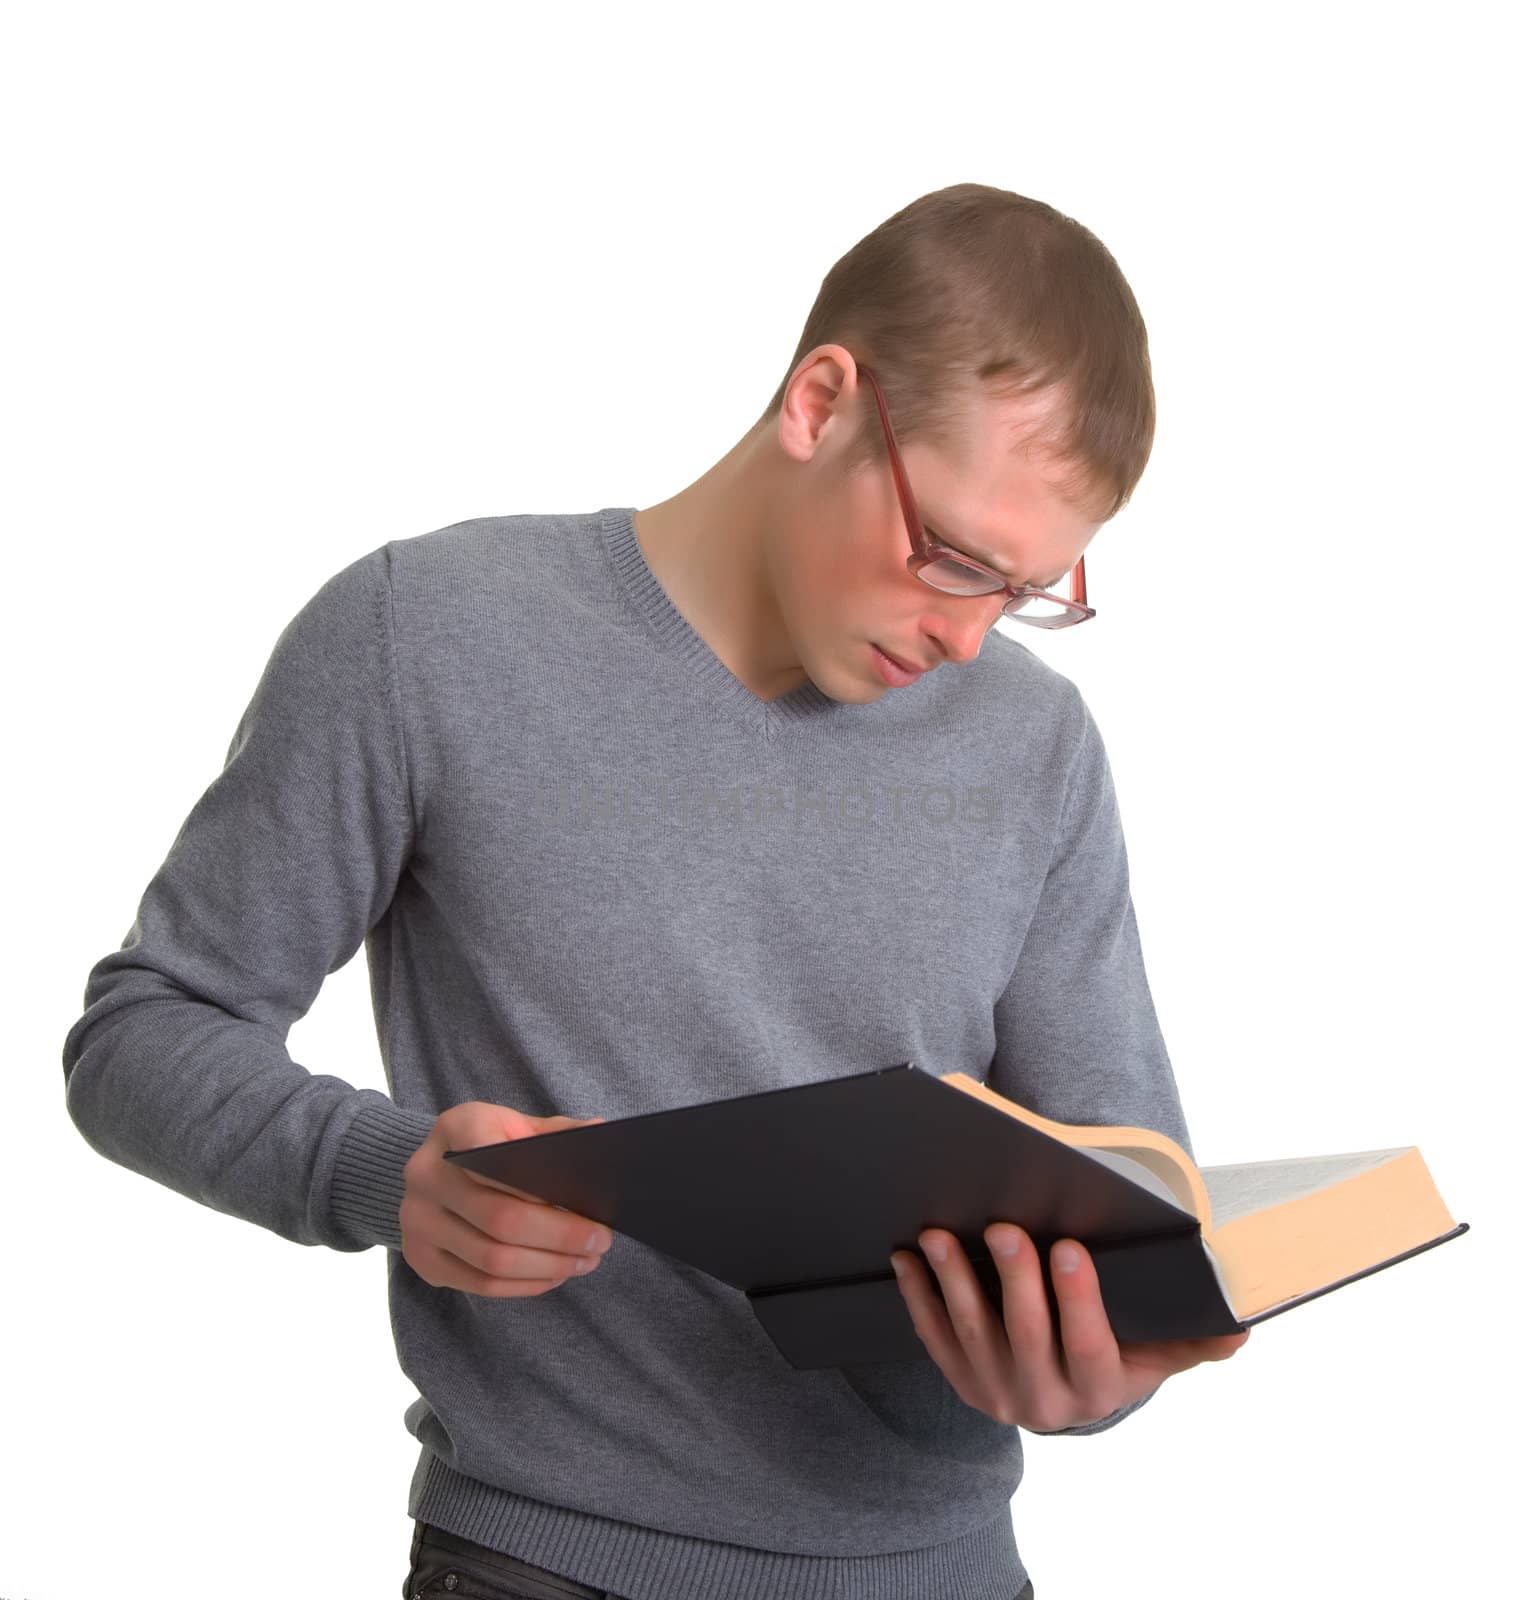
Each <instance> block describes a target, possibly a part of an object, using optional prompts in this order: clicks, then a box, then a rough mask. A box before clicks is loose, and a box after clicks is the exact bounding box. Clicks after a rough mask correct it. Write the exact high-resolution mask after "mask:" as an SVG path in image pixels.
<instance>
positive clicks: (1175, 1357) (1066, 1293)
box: [891, 1222, 1248, 1433]
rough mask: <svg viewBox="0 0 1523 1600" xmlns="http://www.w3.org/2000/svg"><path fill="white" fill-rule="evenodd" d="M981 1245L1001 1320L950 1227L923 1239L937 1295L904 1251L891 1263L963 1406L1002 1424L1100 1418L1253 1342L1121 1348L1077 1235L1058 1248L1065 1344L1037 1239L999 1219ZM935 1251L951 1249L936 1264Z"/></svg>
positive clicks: (1040, 1429) (1240, 1336)
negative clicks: (992, 1268)
mask: <svg viewBox="0 0 1523 1600" xmlns="http://www.w3.org/2000/svg"><path fill="white" fill-rule="evenodd" d="M984 1240H985V1242H986V1243H987V1244H988V1246H989V1250H990V1253H991V1254H992V1256H993V1258H994V1260H995V1262H996V1263H997V1264H998V1268H999V1275H1000V1281H1001V1283H1002V1284H1003V1300H1004V1308H1003V1309H1004V1315H1003V1317H1001V1316H1000V1314H999V1313H998V1312H996V1311H995V1309H994V1308H993V1307H992V1306H991V1305H990V1304H989V1300H988V1297H987V1296H986V1295H985V1293H984V1290H983V1286H982V1285H981V1284H980V1283H979V1281H978V1278H977V1277H976V1276H975V1274H974V1271H973V1266H972V1263H971V1262H969V1260H968V1257H967V1254H966V1252H965V1251H964V1250H963V1247H962V1245H961V1243H960V1242H959V1241H958V1239H957V1236H956V1235H955V1234H952V1233H949V1232H947V1230H946V1229H944V1228H927V1229H926V1230H925V1231H924V1232H923V1233H922V1234H921V1235H920V1239H919V1243H920V1247H921V1249H922V1250H924V1251H925V1252H926V1254H927V1255H928V1256H929V1257H930V1258H931V1260H932V1263H933V1265H934V1267H935V1272H936V1282H939V1284H940V1286H941V1292H940V1294H939V1295H938V1293H937V1291H936V1282H933V1281H932V1279H931V1276H930V1273H929V1272H928V1270H927V1268H926V1265H925V1263H924V1262H923V1261H922V1260H921V1259H920V1257H919V1256H917V1255H916V1254H915V1253H914V1252H913V1251H909V1250H896V1251H895V1252H894V1254H893V1257H892V1258H891V1259H892V1260H893V1262H894V1264H895V1266H896V1267H901V1266H902V1268H903V1272H902V1274H901V1276H900V1279H899V1292H900V1293H901V1295H903V1297H904V1301H905V1304H906V1305H907V1306H908V1307H909V1312H910V1318H911V1320H912V1321H913V1322H914V1324H915V1331H916V1333H918V1334H919V1335H920V1342H921V1343H922V1344H923V1345H924V1346H925V1347H926V1350H927V1352H928V1353H929V1354H930V1356H931V1359H932V1360H933V1361H934V1362H935V1363H936V1365H937V1366H938V1367H940V1368H941V1370H942V1372H943V1373H945V1374H946V1377H947V1380H948V1382H950V1383H951V1385H952V1387H953V1389H955V1390H956V1391H957V1394H958V1395H959V1396H960V1397H961V1399H962V1400H963V1402H964V1403H965V1404H966V1405H970V1406H973V1407H974V1408H975V1409H976V1410H979V1411H983V1412H986V1413H987V1414H988V1415H989V1416H991V1417H993V1418H994V1419H995V1421H997V1422H1008V1423H1012V1424H1015V1425H1017V1426H1019V1427H1022V1428H1027V1429H1030V1430H1031V1431H1032V1432H1035V1433H1054V1432H1057V1431H1058V1430H1059V1429H1061V1428H1072V1427H1077V1426H1079V1425H1081V1424H1083V1423H1086V1422H1098V1421H1099V1420H1100V1419H1101V1418H1102V1417H1108V1416H1109V1415H1110V1414H1111V1412H1113V1411H1116V1410H1118V1409H1120V1407H1122V1406H1125V1405H1129V1404H1130V1403H1131V1402H1132V1401H1133V1400H1140V1399H1141V1398H1142V1397H1143V1396H1144V1395H1146V1394H1150V1393H1151V1392H1152V1391H1153V1390H1154V1389H1156V1388H1157V1387H1158V1386H1159V1384H1161V1383H1162V1382H1163V1381H1164V1379H1165V1378H1171V1377H1173V1375H1174V1374H1175V1373H1176V1372H1183V1371H1185V1369H1186V1368H1188V1367H1193V1366H1196V1365H1198V1364H1199V1363H1200V1362H1202V1361H1225V1360H1226V1359H1227V1357H1228V1356H1230V1355H1233V1354H1235V1353H1236V1352H1237V1351H1238V1350H1241V1349H1242V1347H1243V1346H1244V1345H1245V1344H1246V1343H1247V1342H1248V1330H1246V1329H1245V1330H1244V1331H1243V1332H1242V1333H1229V1334H1222V1335H1219V1336H1217V1337H1214V1338H1209V1339H1158V1340H1149V1341H1147V1342H1145V1343H1139V1344H1118V1343H1117V1342H1116V1336H1115V1335H1114V1334H1113V1333H1112V1332H1111V1325H1110V1318H1109V1317H1108V1316H1107V1315H1106V1312H1105V1304H1104V1302H1103V1301H1102V1300H1101V1298H1100V1280H1099V1278H1098V1277H1097V1276H1096V1273H1095V1264H1094V1262H1093V1261H1092V1260H1091V1259H1090V1255H1089V1252H1088V1251H1087V1250H1086V1249H1085V1248H1084V1246H1083V1245H1081V1244H1080V1243H1079V1242H1078V1241H1077V1240H1075V1239H1059V1240H1058V1241H1057V1242H1056V1243H1055V1244H1054V1245H1053V1247H1052V1257H1051V1262H1052V1281H1053V1287H1054V1289H1055V1291H1056V1294H1057V1301H1058V1313H1059V1333H1060V1335H1061V1337H1059V1335H1058V1334H1055V1332H1054V1329H1053V1321H1052V1315H1051V1313H1050V1312H1049V1310H1048V1305H1047V1291H1046V1289H1045V1287H1044V1286H1043V1283H1042V1273H1041V1266H1040V1263H1039V1262H1038V1260H1037V1253H1036V1247H1035V1246H1034V1245H1033V1244H1032V1241H1031V1236H1030V1234H1028V1233H1027V1232H1026V1231H1025V1229H1023V1228H1018V1227H1017V1226H1016V1225H1015V1224H1014V1223H1009V1222H997V1223H991V1224H990V1225H989V1227H988V1228H986V1229H985V1230H984ZM1005 1243H1012V1244H1013V1245H1014V1246H1015V1250H1014V1253H1013V1254H1009V1255H1005V1254H1002V1253H1001V1247H1002V1245H1004V1244H1005ZM938 1244H940V1245H941V1246H943V1247H944V1250H945V1254H944V1257H943V1259H942V1260H941V1261H939V1262H938V1261H936V1259H935V1252H936V1246H937V1245H938ZM1069 1252H1071V1254H1069ZM1070 1263H1071V1264H1070ZM943 1302H944V1303H943Z"/></svg>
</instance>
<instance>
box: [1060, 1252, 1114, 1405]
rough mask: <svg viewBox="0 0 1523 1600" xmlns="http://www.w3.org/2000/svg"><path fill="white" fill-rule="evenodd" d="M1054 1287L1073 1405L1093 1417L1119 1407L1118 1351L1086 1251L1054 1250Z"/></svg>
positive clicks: (1098, 1279)
mask: <svg viewBox="0 0 1523 1600" xmlns="http://www.w3.org/2000/svg"><path fill="white" fill-rule="evenodd" d="M1051 1261H1052V1283H1053V1288H1054V1290H1055V1291H1056V1293H1057V1299H1058V1325H1059V1331H1060V1337H1061V1339H1062V1342H1063V1365H1064V1368H1065V1370H1066V1371H1067V1373H1068V1382H1069V1385H1070V1387H1071V1388H1072V1389H1073V1391H1074V1394H1075V1397H1076V1399H1077V1400H1078V1401H1079V1403H1080V1404H1081V1405H1082V1406H1083V1407H1084V1408H1085V1409H1086V1410H1088V1411H1093V1412H1094V1414H1095V1415H1096V1416H1104V1415H1106V1414H1107V1413H1109V1412H1111V1411H1113V1410H1115V1408H1116V1407H1117V1406H1118V1405H1120V1404H1121V1401H1120V1400H1119V1399H1117V1398H1116V1397H1117V1396H1118V1395H1119V1394H1120V1393H1121V1389H1122V1386H1123V1373H1122V1370H1121V1347H1120V1346H1119V1345H1118V1344H1117V1343H1116V1335H1115V1334H1114V1333H1113V1332H1112V1331H1111V1323H1110V1317H1109V1316H1108V1315H1107V1314H1106V1310H1105V1302H1104V1301H1103V1300H1102V1299H1101V1298H1100V1278H1099V1275H1098V1274H1097V1273H1096V1271H1095V1264H1094V1262H1093V1261H1092V1260H1091V1259H1090V1254H1089V1251H1087V1250H1086V1249H1085V1248H1084V1246H1083V1245H1081V1244H1080V1243H1079V1242H1078V1241H1077V1240H1075V1239H1060V1240H1059V1241H1058V1242H1057V1243H1056V1244H1055V1245H1054V1246H1053V1247H1052V1255H1051Z"/></svg>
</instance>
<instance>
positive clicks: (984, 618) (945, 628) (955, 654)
mask: <svg viewBox="0 0 1523 1600" xmlns="http://www.w3.org/2000/svg"><path fill="white" fill-rule="evenodd" d="M1005 599H1006V597H1005V596H1004V595H998V596H992V597H991V598H990V599H989V600H985V601H983V603H982V604H980V603H978V600H977V599H976V598H975V597H974V596H972V595H968V596H966V597H964V599H963V601H962V603H961V604H960V605H958V606H956V607H950V608H948V609H947V610H946V611H944V612H943V613H942V614H941V615H940V616H938V617H934V618H932V619H931V620H930V621H929V622H927V624H926V632H927V633H928V634H930V636H931V637H932V638H933V639H935V640H936V641H937V643H938V644H939V645H940V646H941V651H942V654H944V655H945V656H946V658H947V660H948V661H954V662H957V663H958V664H961V663H962V662H965V661H971V660H972V659H973V658H974V656H976V655H977V654H978V652H979V650H980V649H981V648H982V646H983V642H984V637H985V635H986V634H987V633H988V632H989V630H990V628H992V627H993V626H994V624H995V623H996V622H997V621H998V620H999V617H1000V613H1001V611H1002V610H1003V609H1004V604H1005ZM995 600H997V601H998V604H995V603H994V601H995Z"/></svg>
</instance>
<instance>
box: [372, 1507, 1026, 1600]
mask: <svg viewBox="0 0 1523 1600" xmlns="http://www.w3.org/2000/svg"><path fill="white" fill-rule="evenodd" d="M410 1560H411V1564H410V1565H409V1567H408V1569H407V1581H406V1583H404V1584H403V1585H402V1600H435V1597H436V1596H438V1597H441V1600H444V1597H452V1600H621V1597H620V1596H619V1595H616V1594H614V1593H612V1592H611V1591H610V1590H608V1589H594V1588H593V1587H592V1586H591V1585H590V1584H586V1583H576V1582H574V1581H573V1580H572V1579H570V1578H563V1577H561V1576H560V1575H559V1574H558V1573H554V1572H547V1571H546V1570H545V1569H544V1568H543V1567H531V1566H530V1565H529V1563H528V1562H527V1561H518V1560H515V1559H514V1557H512V1556H505V1555H502V1554H500V1553H499V1552H498V1551H496V1550H488V1549H487V1547H486V1546H485V1545H482V1544H472V1543H471V1541H470V1540H469V1539H462V1538H461V1537H460V1535H459V1534H456V1533H446V1532H445V1531H444V1530H443V1529H442V1528H435V1527H433V1526H432V1525H431V1524H429V1523H427V1522H415V1523H414V1524H413V1536H412V1552H411V1557H410ZM1015 1600H1036V1590H1035V1589H1034V1588H1033V1587H1032V1586H1031V1583H1030V1581H1029V1580H1028V1581H1027V1583H1026V1584H1025V1586H1024V1587H1023V1588H1022V1590H1021V1592H1020V1593H1019V1594H1018V1595H1016V1596H1015Z"/></svg>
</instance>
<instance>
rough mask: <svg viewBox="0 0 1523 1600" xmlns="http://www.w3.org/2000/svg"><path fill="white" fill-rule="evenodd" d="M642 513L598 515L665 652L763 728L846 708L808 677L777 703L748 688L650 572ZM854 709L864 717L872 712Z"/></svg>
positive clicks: (631, 593) (626, 584) (622, 510)
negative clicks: (638, 527)
mask: <svg viewBox="0 0 1523 1600" xmlns="http://www.w3.org/2000/svg"><path fill="white" fill-rule="evenodd" d="M637 509H638V508H637V507H635V506H607V507H604V508H603V509H602V510H601V511H600V512H599V513H598V516H599V519H600V525H601V531H602V535H603V548H604V550H605V551H606V552H607V555H608V559H609V561H610V562H611V563H612V566H613V570H614V575H615V577H616V578H617V579H618V581H619V585H620V587H621V588H622V589H623V590H624V592H625V594H627V595H628V597H629V601H630V604H631V605H632V606H633V607H634V609H635V610H636V611H637V612H638V613H639V615H640V616H642V617H643V618H644V619H645V621H646V622H648V623H649V624H650V627H651V631H652V632H653V633H654V634H655V636H656V638H657V640H658V641H659V642H660V644H661V647H662V648H663V649H664V650H667V651H670V653H671V654H672V655H673V656H675V657H676V658H677V660H679V661H680V662H682V664H683V665H684V666H685V667H687V668H688V670H689V671H691V672H692V673H693V674H694V676H695V677H697V678H698V679H699V680H700V682H702V684H703V685H704V687H705V688H706V689H707V690H709V691H710V692H711V693H713V694H714V695H716V696H717V697H718V699H719V701H720V702H721V704H723V705H726V706H728V707H730V708H733V709H735V710H738V711H741V712H742V713H743V714H746V715H750V716H753V717H755V718H757V719H758V720H759V721H760V723H761V724H762V725H763V726H765V725H766V724H767V723H768V722H771V721H783V722H799V721H803V720H806V719H808V718H813V717H818V716H820V715H821V714H823V713H830V712H839V711H841V710H843V709H845V708H844V707H843V706H842V705H841V703H840V702H839V701H836V700H832V699H831V698H830V696H829V695H828V694H826V693H825V691H824V690H823V689H821V688H820V687H819V686H818V685H817V684H816V683H814V682H813V681H812V680H810V679H808V678H806V679H805V680H804V682H803V683H802V684H801V685H800V686H799V687H798V688H797V689H794V690H792V691H790V692H789V693H788V694H784V695H779V696H778V697H777V698H776V699H775V700H763V699H762V698H761V697H760V696H759V695H757V694H755V693H754V692H753V691H752V690H750V689H748V688H747V687H746V686H745V684H743V683H742V682H741V681H740V679H739V678H737V677H736V676H735V674H734V673H733V672H731V671H730V669H729V668H728V667H727V666H726V665H725V664H724V662H723V661H721V660H720V659H719V657H718V656H716V655H715V654H714V652H713V650H712V649H710V648H709V644H708V641H707V640H706V639H705V638H704V637H703V635H702V634H701V633H699V632H698V631H697V629H695V628H694V627H693V625H692V624H691V623H690V622H689V621H688V620H687V618H686V617H685V616H683V614H682V613H681V612H680V611H679V610H678V609H677V607H676V606H675V605H674V604H673V603H672V600H671V597H670V596H669V595H668V594H667V592H666V590H665V589H663V588H662V587H661V580H660V579H659V578H657V576H656V575H655V573H654V572H652V571H651V568H650V563H649V562H648V561H647V560H646V559H645V552H644V551H643V550H642V549H641V548H640V541H639V538H638V537H637V536H636V534H635V511H636V510H637ZM852 709H854V710H856V711H859V712H861V711H865V710H870V709H871V707H870V706H857V707H853V708H852Z"/></svg>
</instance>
